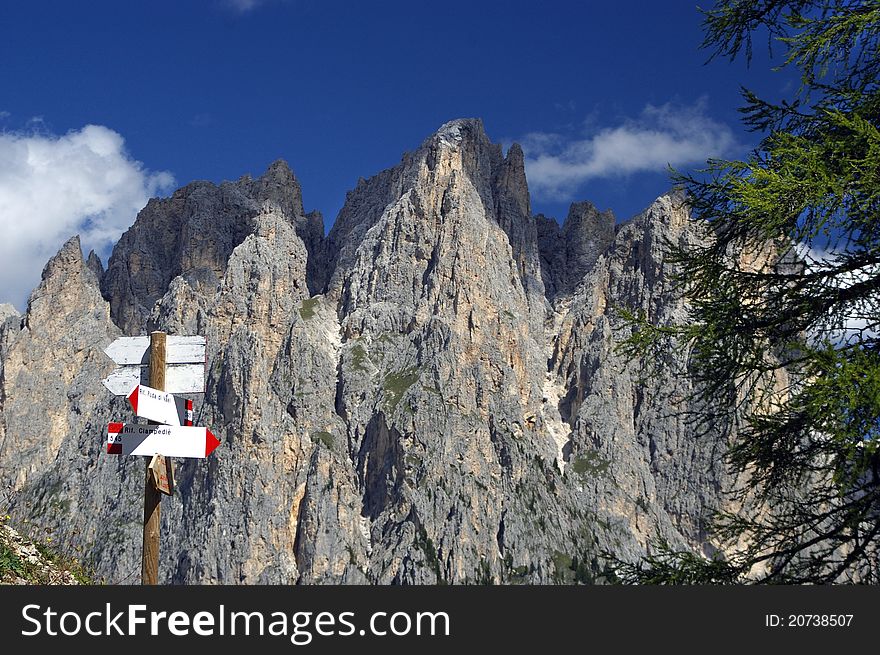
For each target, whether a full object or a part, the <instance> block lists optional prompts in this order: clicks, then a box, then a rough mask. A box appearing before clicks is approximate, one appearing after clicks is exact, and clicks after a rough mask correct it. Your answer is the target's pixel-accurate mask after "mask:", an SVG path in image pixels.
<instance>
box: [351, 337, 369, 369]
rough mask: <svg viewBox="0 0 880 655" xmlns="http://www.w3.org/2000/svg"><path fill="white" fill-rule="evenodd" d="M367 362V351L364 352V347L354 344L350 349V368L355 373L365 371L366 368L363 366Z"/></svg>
mask: <svg viewBox="0 0 880 655" xmlns="http://www.w3.org/2000/svg"><path fill="white" fill-rule="evenodd" d="M366 361H367V351H366V350H364V347H363V346H362V345H361V344H359V343H356V344H354V346H353V347H352V349H351V366H352V368H353V369H354V370H356V371H366V370H367V367H366V366H364V362H366Z"/></svg>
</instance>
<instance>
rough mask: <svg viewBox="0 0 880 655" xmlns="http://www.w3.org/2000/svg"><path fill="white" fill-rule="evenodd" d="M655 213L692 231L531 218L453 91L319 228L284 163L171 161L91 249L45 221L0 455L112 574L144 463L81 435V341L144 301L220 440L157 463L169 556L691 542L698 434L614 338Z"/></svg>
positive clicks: (133, 325)
mask: <svg viewBox="0 0 880 655" xmlns="http://www.w3.org/2000/svg"><path fill="white" fill-rule="evenodd" d="M664 237H667V238H672V239H689V238H693V237H692V235H690V232H689V229H688V225H687V221H686V210H685V209H684V208H683V207H682V206H681V202H680V199H676V198H675V197H673V196H664V197H663V198H660V199H659V200H658V201H657V202H655V203H654V204H653V205H652V206H651V207H650V208H649V209H648V210H647V211H646V212H645V213H644V214H643V215H641V216H639V217H637V218H636V219H634V220H632V221H631V222H629V223H627V224H624V225H622V226H619V227H618V228H617V230H616V231H615V227H614V218H613V216H612V215H611V214H610V212H605V213H600V212H598V211H597V210H596V209H595V208H594V207H592V205H589V204H588V203H578V204H576V205H573V206H572V208H571V211H570V212H569V216H568V218H567V219H566V221H565V223H564V224H563V226H562V227H561V228H560V227H559V226H558V225H557V224H556V223H555V221H552V219H547V218H544V217H540V216H539V217H533V216H532V215H531V209H530V205H529V196H528V188H527V185H526V178H525V172H524V168H523V157H522V152H521V150H520V149H519V147H518V146H513V147H511V148H510V150H509V151H508V153H507V154H506V156H505V155H504V153H503V152H502V150H501V148H500V146H498V145H495V144H492V143H491V141H490V140H489V139H488V137H487V136H486V134H485V132H484V130H483V126H482V124H481V123H480V121H478V120H473V119H468V120H459V121H453V122H451V123H447V124H446V125H444V126H443V127H441V128H440V130H439V131H438V132H437V133H436V134H434V135H433V136H431V137H430V138H429V139H427V140H426V141H425V142H424V143H423V144H422V145H421V146H420V147H419V148H418V149H417V150H416V151H415V152H413V153H410V154H407V155H405V156H404V157H403V159H402V161H401V163H400V164H399V165H398V166H396V167H394V168H392V169H390V170H387V171H384V172H382V173H379V174H378V175H376V176H374V177H372V178H370V179H368V180H361V181H360V182H359V183H358V185H357V187H356V188H355V189H354V190H352V191H351V192H350V193H349V194H348V197H347V200H346V203H345V206H344V207H343V209H342V210H341V212H340V214H339V217H338V218H337V220H336V223H335V224H334V227H333V229H332V230H331V232H330V234H329V235H328V236H327V237H326V238H324V237H323V229H322V224H321V218H320V215H319V214H317V213H312V214H309V215H306V214H304V212H303V208H302V200H301V194H300V189H299V185H298V184H297V183H296V180H295V178H294V176H293V174H292V173H291V172H290V169H289V168H288V167H287V166H286V164H283V163H280V162H276V163H275V164H273V165H272V166H271V167H270V168H269V170H268V171H267V172H266V174H265V175H263V176H262V177H260V178H258V179H256V180H252V179H250V178H242V179H240V180H239V181H237V182H233V183H224V184H221V185H219V186H215V185H212V184H208V183H204V182H197V183H193V184H191V185H188V186H186V187H184V188H183V189H181V190H179V191H177V192H176V193H175V194H173V195H172V197H171V198H169V199H166V200H152V201H150V203H149V204H148V205H147V207H146V208H145V209H144V210H143V211H141V212H140V214H139V215H138V217H137V220H136V221H135V224H134V225H133V226H132V228H131V229H130V230H129V231H128V232H127V233H126V234H125V235H124V236H123V237H122V239H120V241H119V243H118V244H117V246H116V248H115V249H114V252H113V255H112V256H111V258H110V261H109V263H108V267H107V271H106V272H104V273H103V274H102V273H101V271H102V267H101V264H100V261H97V258H94V259H93V258H92V257H89V260H88V262H83V259H82V253H81V252H80V251H79V247H78V242H71V243H69V244H68V245H67V246H65V248H64V249H62V251H61V253H59V255H58V256H57V257H56V258H55V259H54V260H53V261H52V262H50V264H49V265H48V266H47V273H46V274H44V280H43V283H42V284H41V286H40V287H39V288H38V289H37V290H36V291H35V292H34V295H33V296H32V298H31V303H30V306H29V309H28V312H27V314H26V315H25V316H24V318H23V319H22V318H20V317H17V316H15V315H10V317H9V318H8V319H7V320H6V321H5V322H3V323H2V326H3V327H2V328H0V367H2V368H0V393H2V395H0V403H2V405H0V438H2V441H0V444H2V446H0V454H2V459H0V480H2V481H3V482H4V483H9V484H12V485H13V487H14V493H15V496H14V498H15V500H14V511H15V512H16V513H17V514H18V515H20V516H21V517H22V518H23V517H29V518H30V519H31V520H33V521H36V522H38V523H39V524H40V525H41V526H46V527H50V528H52V529H54V530H55V531H56V534H58V535H59V539H60V540H62V542H64V543H68V544H70V547H71V548H74V549H75V550H77V551H78V552H81V553H82V554H83V555H84V556H85V557H86V558H88V559H89V560H90V561H91V562H92V563H93V564H94V565H95V566H96V567H97V568H98V570H99V572H100V573H102V574H103V575H105V576H106V578H107V579H108V580H110V581H114V582H118V581H132V578H131V577H130V576H132V575H134V576H135V578H134V579H136V576H137V571H138V570H139V568H138V564H139V558H140V537H139V532H140V512H141V505H140V501H139V498H140V495H141V485H142V484H143V464H142V463H141V461H140V460H139V458H127V459H128V460H129V461H125V460H122V459H121V458H118V457H114V456H108V455H103V454H101V453H100V451H101V449H102V448H101V444H102V442H103V440H104V437H103V434H104V431H105V427H106V426H105V424H106V422H107V421H109V420H119V419H121V418H122V419H124V418H127V417H128V418H129V420H130V410H128V408H127V407H126V405H125V403H124V402H123V401H121V400H119V399H115V400H114V399H111V398H109V394H107V392H106V391H105V390H104V389H103V387H102V386H101V385H100V378H101V377H102V376H103V374H106V371H105V370H102V367H103V368H110V367H112V366H111V365H110V364H109V362H108V361H107V360H106V358H103V355H101V353H100V352H99V351H100V349H101V348H102V347H103V346H105V345H107V344H108V343H109V342H110V341H112V339H113V338H115V336H117V335H118V334H120V330H121V331H124V332H125V333H127V334H139V333H143V332H146V331H147V330H150V329H154V328H161V329H164V330H166V331H168V332H170V333H179V334H202V335H205V336H206V338H207V340H208V344H209V352H208V366H207V388H206V393H205V394H204V396H203V397H199V398H197V402H196V417H197V418H196V423H197V424H200V425H208V426H209V427H211V429H212V431H214V432H215V433H216V434H218V435H219V436H220V437H221V439H222V445H221V446H220V448H219V449H218V450H217V451H215V453H214V454H213V455H212V456H211V457H210V458H208V459H207V460H204V461H202V460H178V462H177V469H176V471H177V478H178V489H177V493H176V494H175V496H174V498H173V499H171V500H170V501H166V502H165V503H163V542H162V561H161V568H160V575H161V576H162V577H163V579H164V580H166V581H169V582H170V581H173V582H183V583H202V582H223V583H256V582H262V583H294V582H300V583H380V584H386V583H436V582H451V583H468V582H478V581H494V582H501V583H520V582H533V583H538V582H574V581H579V582H589V581H593V580H596V579H597V578H598V577H600V576H601V573H602V567H603V564H602V560H601V557H600V554H601V553H602V552H603V551H611V552H614V553H616V554H618V555H619V556H621V557H625V558H634V557H637V556H639V555H642V554H644V553H645V552H646V549H647V548H648V544H649V542H650V541H651V540H652V539H654V538H657V537H659V538H662V539H666V540H667V541H669V542H671V543H673V544H678V545H687V546H690V547H692V548H695V549H702V550H710V549H711V544H709V543H707V542H706V536H705V534H704V533H703V529H702V525H703V524H702V518H703V516H704V514H705V512H706V510H707V509H708V508H712V507H715V506H717V505H718V504H719V503H720V496H719V490H720V489H721V488H722V487H724V485H725V484H727V481H726V479H725V477H724V474H723V471H722V470H721V465H720V454H721V452H722V451H723V445H722V444H719V443H718V441H717V440H713V439H711V438H701V439H695V438H693V436H694V435H693V431H692V429H691V428H690V427H689V425H688V422H687V420H686V418H685V417H684V415H683V414H682V413H681V410H683V409H686V402H687V401H686V397H687V391H688V388H687V382H686V381H676V380H671V379H664V378H662V376H661V377H658V378H656V379H653V380H650V381H648V382H646V383H645V382H642V381H640V380H639V378H638V373H637V371H636V370H635V369H634V368H633V367H631V366H629V365H627V364H626V363H625V362H623V361H621V360H620V359H619V357H617V356H616V355H615V352H614V345H615V340H616V339H617V338H619V336H620V330H621V325H620V321H619V319H618V318H617V317H616V316H615V315H614V313H613V311H612V309H611V308H613V307H615V306H617V305H626V306H630V307H635V308H643V309H645V310H646V311H648V312H649V314H650V315H651V316H652V317H653V318H656V320H660V321H662V320H666V319H668V318H670V317H674V316H676V315H677V313H678V312H680V311H682V308H681V307H680V306H678V305H676V304H675V303H673V302H671V301H670V296H669V294H668V289H667V288H666V287H665V284H666V279H667V278H666V275H667V272H668V271H667V269H666V265H665V264H664V261H663V259H664V255H663V250H662V246H661V244H662V239H663V238H664ZM98 276H101V281H100V288H101V290H103V297H102V296H101V294H100V293H99V291H98V284H97V278H98ZM50 298H51V300H50ZM105 298H106V299H105ZM59 307H60V310H59ZM111 317H112V321H111ZM117 326H118V327H117ZM48 351H51V352H57V353H59V354H58V356H57V358H54V359H47V358H46V356H45V353H46V352H48ZM47 384H51V385H55V386H53V387H52V389H51V393H52V395H53V396H55V397H57V400H55V401H52V402H53V403H54V404H51V407H50V409H51V411H50V412H49V413H47V414H46V416H45V417H36V416H35V415H34V411H33V409H32V405H33V404H34V400H35V399H42V398H43V396H44V395H45V392H44V388H45V386H46V385H47ZM32 421H36V423H35V424H34V427H31V428H26V425H28V424H29V422H32ZM43 434H49V435H51V437H50V438H49V439H48V440H46V439H42V440H41V439H40V438H39V436H40V435H43ZM74 462H75V464H76V465H72V463H74ZM107 543H112V544H113V558H112V561H110V559H109V558H107V557H106V544H107Z"/></svg>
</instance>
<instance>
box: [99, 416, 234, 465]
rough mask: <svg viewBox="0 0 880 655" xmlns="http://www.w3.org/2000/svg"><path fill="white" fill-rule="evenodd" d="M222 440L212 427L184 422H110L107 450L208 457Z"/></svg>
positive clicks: (117, 453)
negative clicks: (216, 435) (174, 423)
mask: <svg viewBox="0 0 880 655" xmlns="http://www.w3.org/2000/svg"><path fill="white" fill-rule="evenodd" d="M219 445H220V441H219V440H218V439H217V437H215V436H214V434H213V433H212V432H211V431H210V430H209V429H208V428H200V427H187V426H182V425H177V426H175V425H138V424H131V423H110V424H109V425H108V426H107V453H108V454H110V455H145V456H147V457H150V456H152V455H165V457H194V458H198V459H204V458H205V457H207V456H208V455H210V454H211V453H212V452H214V449H215V448H217V446H219Z"/></svg>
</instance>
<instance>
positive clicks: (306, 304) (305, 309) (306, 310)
mask: <svg viewBox="0 0 880 655" xmlns="http://www.w3.org/2000/svg"><path fill="white" fill-rule="evenodd" d="M320 300H321V299H320V298H318V297H317V296H316V297H314V298H306V299H305V300H303V301H302V305H300V308H299V315H300V316H302V317H303V319H304V320H306V321H307V320H309V319H310V318H313V317H314V316H315V307H317V306H318V303H319V302H320Z"/></svg>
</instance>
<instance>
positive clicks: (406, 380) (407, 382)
mask: <svg viewBox="0 0 880 655" xmlns="http://www.w3.org/2000/svg"><path fill="white" fill-rule="evenodd" d="M418 379H419V374H418V372H416V370H415V369H414V368H409V369H405V370H403V371H398V372H396V373H389V374H388V375H386V376H385V381H384V383H383V385H382V388H383V389H384V390H385V402H386V404H387V405H388V409H389V410H390V411H392V412H393V411H394V409H395V408H396V407H397V403H399V402H400V399H401V398H403V395H404V394H405V393H406V392H407V391H408V390H409V388H410V387H411V386H412V385H414V384H415V383H416V382H417V381H418Z"/></svg>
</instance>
